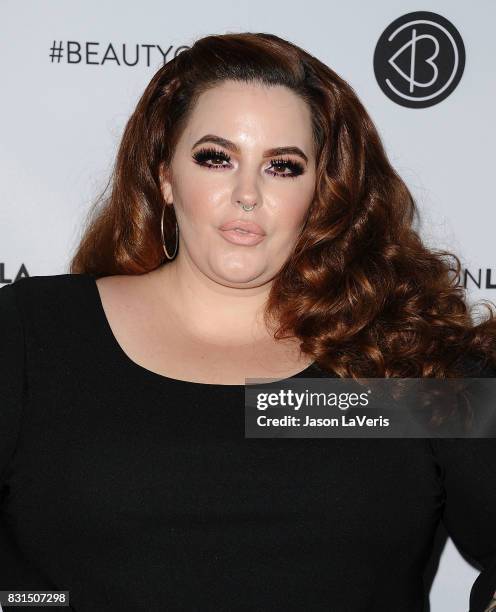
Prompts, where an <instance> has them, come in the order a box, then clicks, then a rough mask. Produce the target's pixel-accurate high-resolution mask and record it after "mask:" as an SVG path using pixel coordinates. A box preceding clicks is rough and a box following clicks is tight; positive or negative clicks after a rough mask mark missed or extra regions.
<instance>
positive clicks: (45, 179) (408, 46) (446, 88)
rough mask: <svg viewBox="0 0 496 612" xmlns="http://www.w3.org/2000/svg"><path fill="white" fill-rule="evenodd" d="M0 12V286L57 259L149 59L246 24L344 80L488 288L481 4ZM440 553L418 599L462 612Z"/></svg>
mask: <svg viewBox="0 0 496 612" xmlns="http://www.w3.org/2000/svg"><path fill="white" fill-rule="evenodd" d="M0 17H1V19H0V24H1V25H0V27H1V29H2V36H1V37H0V65H1V76H2V96H1V99H0V104H1V110H2V112H1V113H0V121H1V138H0V173H1V181H0V191H1V198H0V202H1V204H0V286H1V285H3V284H5V283H10V282H12V281H14V280H16V279H17V278H19V277H21V276H26V275H29V276H33V275H45V274H61V273H65V272H67V271H68V264H69V258H70V256H71V254H72V252H73V251H74V249H75V247H76V245H77V243H78V240H79V238H80V235H81V229H82V224H83V221H84V219H85V215H86V214H87V212H88V210H89V207H90V205H91V204H92V203H93V202H94V200H95V199H96V198H97V196H98V195H99V194H100V193H101V192H102V191H103V189H104V188H105V186H106V184H107V181H108V179H109V174H110V171H111V167H112V164H113V161H114V156H115V153H116V149H117V146H118V143H119V140H120V138H121V135H122V131H123V128H124V126H125V123H126V121H127V119H128V117H129V115H130V114H131V112H132V110H133V108H134V106H135V104H136V103H137V101H138V99H139V97H140V95H141V93H142V91H143V90H144V88H145V86H146V85H147V83H148V82H149V80H150V79H151V77H152V76H153V74H154V73H155V71H156V70H157V69H158V68H160V66H162V65H163V64H164V63H165V62H167V61H169V60H170V59H172V58H173V57H175V56H176V55H177V54H178V53H181V52H182V51H183V50H184V49H185V48H187V47H189V46H191V45H192V44H193V42H194V41H195V40H196V39H197V38H199V37H201V36H204V35H207V34H213V33H225V32H241V31H253V32H271V33H274V34H277V35H279V36H282V37H283V38H286V39H289V40H290V41H292V42H294V43H296V44H298V45H300V46H302V47H303V48H305V49H306V50H308V51H309V52H310V53H312V54H313V55H316V56H317V57H319V58H320V59H321V60H322V61H324V62H325V63H326V64H328V65H329V66H330V67H331V68H332V69H333V70H335V71H336V72H337V73H338V74H339V75H340V76H341V77H342V78H344V79H346V80H347V81H348V82H349V83H350V84H351V86H352V87H353V88H354V89H355V91H356V93H357V94H358V96H359V97H360V99H361V100H362V102H363V103H364V105H365V107H366V108H367V110H368V112H369V113H370V115H371V117H372V119H373V121H374V122H375V123H376V125H377V127H378V130H379V133H380V134H381V137H382V139H383V142H384V144H385V146H386V151H387V154H388V156H389V158H390V160H391V162H392V164H393V165H394V167H395V168H396V170H397V171H398V172H399V173H400V175H401V176H402V178H403V179H404V180H405V182H406V183H407V185H408V187H409V188H410V190H411V192H412V193H413V195H414V197H415V199H416V202H417V205H418V207H419V209H420V212H421V226H420V227H419V231H420V233H421V235H422V236H423V238H424V239H425V241H426V242H428V244H429V245H430V246H432V247H436V248H441V249H447V250H450V251H453V252H455V253H456V254H457V255H458V256H459V257H460V259H461V261H462V264H463V278H462V283H463V284H464V286H465V287H466V288H467V295H468V298H469V301H471V302H472V301H479V300H480V299H482V298H488V299H490V300H495V299H496V261H495V258H494V242H493V232H494V226H495V224H496V213H495V212H494V193H495V189H494V176H495V169H494V168H495V161H496V156H495V153H494V142H495V139H496V129H495V120H494V108H495V107H494V100H495V99H496V82H495V74H494V57H495V54H496V39H495V38H494V23H495V21H496V3H494V2H492V1H490V0H479V1H478V2H476V3H475V4H469V3H466V2H449V1H445V2H442V1H439V2H435V1H433V0H429V1H428V2H422V3H420V4H418V5H417V4H416V3H414V2H406V1H404V2H403V1H398V0H378V1H377V2H373V3H367V2H359V1H357V0H347V1H346V2H337V1H333V0H326V1H323V0H306V1H305V2H304V3H302V2H299V1H296V0H289V1H288V0H286V2H283V3H280V2H275V3H270V2H262V1H260V0H250V1H249V2H248V1H247V0H245V1H239V2H227V3H220V4H219V3H212V2H200V1H197V0H194V1H192V0H186V1H185V2H167V3H166V2H160V1H158V0H157V1H156V0H141V2H140V3H137V2H132V1H130V0H121V1H120V2H101V0H85V1H84V2H63V1H58V0H46V1H45V2H34V1H33V0H24V1H21V2H15V1H7V0H2V1H1V2H0ZM442 535H443V533H442V529H441V530H440V531H439V532H438V537H439V538H440V541H441V542H442V541H443V537H442ZM440 550H441V554H440V555H439V553H438V555H437V559H439V565H438V566H437V567H436V564H437V559H436V560H435V561H433V562H432V569H431V571H430V576H428V577H427V580H430V581H431V584H432V586H431V591H430V603H431V610H432V611H433V612H448V611H449V612H466V610H467V609H468V597H469V592H470V588H471V586H472V584H473V582H474V580H475V579H476V577H477V575H478V573H479V572H478V570H477V569H476V568H475V567H473V566H472V565H470V564H469V563H468V561H467V560H466V559H465V558H464V557H462V555H461V553H460V552H459V551H458V550H457V548H456V547H455V545H454V544H453V542H452V541H451V540H450V539H449V538H448V539H447V541H446V543H445V545H444V548H442V546H440ZM74 553H75V554H77V551H74ZM436 570H437V571H436ZM495 586H496V585H495Z"/></svg>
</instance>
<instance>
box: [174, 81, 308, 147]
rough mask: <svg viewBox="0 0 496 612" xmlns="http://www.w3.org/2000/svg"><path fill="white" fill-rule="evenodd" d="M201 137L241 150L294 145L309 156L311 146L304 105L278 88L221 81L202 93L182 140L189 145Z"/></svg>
mask: <svg viewBox="0 0 496 612" xmlns="http://www.w3.org/2000/svg"><path fill="white" fill-rule="evenodd" d="M205 133H212V134H217V135H219V136H222V137H224V138H228V139H230V140H233V141H235V142H236V143H237V144H239V146H240V147H241V148H243V147H256V146H258V145H260V147H265V146H290V145H296V146H300V147H302V148H305V150H307V152H308V154H310V153H311V148H312V143H313V141H312V122H311V111H310V108H309V106H308V104H307V103H306V102H305V101H304V100H303V99H302V98H301V97H300V96H298V95H297V94H295V93H294V92H293V91H291V90H290V89H289V88H287V87H284V86H282V85H264V84H260V83H244V82H238V81H224V82H222V83H220V84H218V85H216V86H215V87H213V88H211V89H209V90H207V91H205V92H204V93H202V94H201V95H200V97H199V99H198V101H197V104H196V105H195V107H194V109H193V111H192V113H191V115H190V118H189V121H188V125H187V127H186V129H185V131H184V133H183V138H182V139H183V140H184V141H185V143H186V144H190V145H191V144H192V143H193V142H195V141H196V140H197V139H198V138H200V137H201V136H203V134H205Z"/></svg>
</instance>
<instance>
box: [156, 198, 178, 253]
mask: <svg viewBox="0 0 496 612" xmlns="http://www.w3.org/2000/svg"><path fill="white" fill-rule="evenodd" d="M166 206H168V205H167V204H165V205H164V207H163V208H162V217H161V219H160V232H161V234H162V246H163V247H164V253H165V256H166V257H167V259H174V257H175V256H176V253H177V246H178V244H179V227H178V225H177V219H176V246H175V249H174V253H173V254H172V255H169V253H168V252H167V247H166V246H165V239H164V212H165V207H166Z"/></svg>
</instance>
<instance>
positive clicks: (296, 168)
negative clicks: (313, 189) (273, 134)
mask: <svg viewBox="0 0 496 612" xmlns="http://www.w3.org/2000/svg"><path fill="white" fill-rule="evenodd" d="M193 159H194V160H195V163H197V164H199V165H200V166H204V167H206V168H212V169H217V168H226V166H225V165H223V163H222V162H227V163H230V162H231V158H230V156H229V155H228V154H227V153H225V152H224V151H221V150H220V149H213V148H206V149H200V150H199V151H196V152H195V153H193ZM212 161H213V162H214V163H210V162H212ZM207 162H209V163H207ZM216 162H220V163H216ZM270 168H273V169H275V170H277V171H276V172H273V171H271V170H270ZM285 169H289V170H290V172H289V173H288V172H280V170H283V171H284V170H285ZM303 172H304V168H303V166H302V164H299V163H298V162H295V161H292V160H290V159H272V160H271V162H270V166H269V174H271V175H272V176H278V177H281V178H296V177H297V176H299V175H300V174H303Z"/></svg>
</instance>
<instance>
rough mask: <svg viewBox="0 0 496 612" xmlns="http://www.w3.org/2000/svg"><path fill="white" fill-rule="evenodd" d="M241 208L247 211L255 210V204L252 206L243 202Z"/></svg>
mask: <svg viewBox="0 0 496 612" xmlns="http://www.w3.org/2000/svg"><path fill="white" fill-rule="evenodd" d="M241 208H242V209H243V210H246V212H248V211H250V210H253V209H254V208H255V204H252V205H251V206H247V205H246V204H241Z"/></svg>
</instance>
